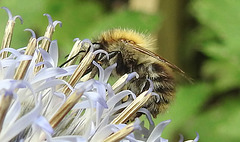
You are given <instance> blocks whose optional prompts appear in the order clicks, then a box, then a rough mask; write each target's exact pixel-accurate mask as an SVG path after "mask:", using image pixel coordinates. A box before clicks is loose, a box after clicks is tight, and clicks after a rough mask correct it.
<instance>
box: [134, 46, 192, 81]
mask: <svg viewBox="0 0 240 142" xmlns="http://www.w3.org/2000/svg"><path fill="white" fill-rule="evenodd" d="M133 49H135V50H137V51H139V52H142V53H143V54H146V55H149V56H151V57H153V58H155V59H157V60H158V61H160V62H163V63H164V64H166V65H168V66H169V67H170V68H171V69H173V70H174V71H177V72H179V73H180V74H181V75H182V76H184V77H185V78H188V77H187V76H186V75H185V72H184V71H183V70H181V69H180V68H179V67H177V66H176V65H174V64H172V63H170V62H169V61H167V60H166V59H164V58H163V57H161V56H159V55H157V54H155V53H153V52H152V51H150V50H147V49H145V48H143V47H141V46H133Z"/></svg>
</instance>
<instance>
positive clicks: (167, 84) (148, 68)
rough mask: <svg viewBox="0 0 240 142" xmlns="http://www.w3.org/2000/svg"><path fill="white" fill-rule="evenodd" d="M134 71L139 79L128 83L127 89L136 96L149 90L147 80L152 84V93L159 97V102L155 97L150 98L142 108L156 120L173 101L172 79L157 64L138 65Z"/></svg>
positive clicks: (164, 68) (173, 87) (173, 88)
mask: <svg viewBox="0 0 240 142" xmlns="http://www.w3.org/2000/svg"><path fill="white" fill-rule="evenodd" d="M135 71H136V72H138V74H139V78H138V79H135V80H133V81H132V82H130V85H129V89H130V90H132V91H133V92H134V93H136V94H137V95H138V94H140V93H141V92H142V91H145V90H147V89H148V88H149V82H148V81H147V79H150V80H151V81H152V82H153V87H154V88H153V92H155V93H157V94H158V95H159V100H158V98H157V97H156V96H152V97H151V98H150V99H149V100H148V101H147V102H146V103H145V104H144V106H143V107H144V108H146V109H148V110H149V111H150V113H151V114H152V115H153V117H154V118H156V117H157V115H158V114H159V113H161V112H164V111H165V110H166V109H167V107H168V105H169V103H170V102H171V101H172V100H173V99H174V96H175V95H174V92H175V83H174V78H173V76H172V75H171V74H170V73H169V70H168V69H167V68H166V67H165V66H162V65H161V64H158V63H149V64H148V65H146V64H144V65H140V66H138V68H136V70H135Z"/></svg>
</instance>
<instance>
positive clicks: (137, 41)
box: [94, 29, 184, 118]
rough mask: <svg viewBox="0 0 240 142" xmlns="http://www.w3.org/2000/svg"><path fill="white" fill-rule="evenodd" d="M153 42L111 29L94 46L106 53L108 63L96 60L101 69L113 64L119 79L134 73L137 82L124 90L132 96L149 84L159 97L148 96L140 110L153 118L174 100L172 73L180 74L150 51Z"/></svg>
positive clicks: (138, 34)
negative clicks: (102, 66)
mask: <svg viewBox="0 0 240 142" xmlns="http://www.w3.org/2000/svg"><path fill="white" fill-rule="evenodd" d="M152 42H153V40H151V38H150V37H149V36H145V35H144V34H141V33H137V32H135V31H133V30H126V29H112V30H109V31H106V32H104V33H102V34H101V35H100V36H99V37H98V38H97V39H96V40H95V42H94V44H97V45H98V48H99V49H103V50H105V51H107V52H108V53H109V56H110V59H109V60H106V59H104V60H103V57H101V55H100V56H98V57H97V58H98V59H99V60H101V62H102V65H106V66H109V65H111V64H113V63H117V67H116V70H115V71H114V73H113V74H114V75H119V76H122V75H123V74H125V73H131V72H137V73H138V74H139V78H136V79H133V80H131V81H130V82H129V83H128V85H127V89H129V90H131V91H132V92H134V93H135V94H136V95H138V94H140V93H141V92H143V91H145V90H147V89H148V88H149V86H150V84H149V82H148V81H147V80H148V79H150V80H152V82H153V86H154V89H153V92H155V93H157V94H158V95H159V98H160V99H159V100H158V97H156V96H152V97H151V98H150V99H149V100H148V101H147V102H146V104H144V106H143V107H144V108H146V109H148V110H149V111H150V113H151V114H152V116H153V117H154V118H156V117H157V115H158V114H159V113H162V112H164V111H165V110H166V109H167V107H168V106H169V103H170V102H171V101H172V100H173V99H174V97H175V79H174V75H173V72H174V71H177V72H179V73H181V74H183V75H184V72H183V71H182V70H181V69H180V68H178V67H177V66H175V65H174V64H171V63H170V62H168V61H167V60H165V59H164V58H162V57H160V56H158V55H157V54H155V53H154V52H152V51H150V50H149V48H150V47H152V45H151V43H152Z"/></svg>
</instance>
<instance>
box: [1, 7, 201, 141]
mask: <svg viewBox="0 0 240 142" xmlns="http://www.w3.org/2000/svg"><path fill="white" fill-rule="evenodd" d="M2 9H5V10H6V11H7V13H8V15H9V20H11V22H13V23H15V19H16V18H20V19H21V17H20V16H15V17H12V14H11V12H10V11H9V10H8V9H7V8H6V7H3V8H2ZM44 16H47V18H48V21H49V25H48V26H47V29H46V32H45V34H44V36H43V37H39V38H37V37H36V35H35V33H34V31H33V30H31V29H26V30H25V31H29V32H31V34H32V36H31V37H30V39H29V42H28V44H27V45H26V47H22V48H19V49H17V50H16V49H13V48H11V46H10V45H11V38H12V34H13V27H14V26H11V27H9V24H7V26H6V30H5V34H4V37H3V42H2V46H1V51H0V55H1V59H0V141H50V142H56V141H76V142H86V141H90V142H95V141H106V142H109V141H139V142H141V141H149V142H150V141H151V142H152V141H161V142H165V141H167V139H163V138H162V137H161V133H162V131H163V129H164V128H165V127H166V126H167V125H168V124H169V123H170V120H167V121H163V122H161V123H160V124H158V125H157V126H156V127H155V124H154V122H153V120H152V116H151V114H150V113H149V111H148V110H147V109H145V108H142V106H143V104H144V103H145V102H146V101H147V100H148V99H149V98H150V97H151V96H152V95H155V94H154V92H152V90H153V85H150V88H149V89H148V90H147V91H144V92H142V93H141V94H140V95H137V96H136V94H134V93H133V92H131V91H130V90H124V89H123V86H124V85H126V83H128V82H129V81H130V80H131V79H132V78H135V77H138V74H137V73H136V72H133V73H130V74H125V75H123V76H122V77H120V78H119V79H118V80H117V81H116V82H115V83H113V85H111V84H110V83H109V78H110V75H111V73H112V71H113V70H114V69H115V68H116V66H117V64H116V63H115V64H112V65H110V66H109V67H107V68H105V69H104V68H103V67H102V66H101V65H100V64H98V63H97V62H95V61H94V59H95V56H96V55H97V54H105V56H106V58H107V59H108V58H109V56H108V53H107V52H106V51H103V50H94V49H96V48H95V47H94V46H95V45H93V44H92V43H91V41H90V40H88V39H85V40H79V39H76V40H75V44H74V46H73V50H72V51H71V53H70V54H69V57H68V59H67V60H68V61H67V63H66V64H64V65H62V66H61V67H58V44H57V40H52V34H53V33H54V31H55V27H56V25H57V24H59V25H60V26H61V22H60V21H53V20H52V18H51V16H50V15H49V14H44ZM21 21H22V20H21ZM8 23H10V22H9V21H8ZM13 25H14V24H13ZM82 49H84V50H85V52H84V56H82V57H81V56H79V53H80V52H81V50H82ZM86 49H87V50H86ZM78 57H79V58H80V63H79V64H78V65H74V63H75V62H76V58H78ZM90 66H94V67H95V68H96V69H97V70H96V71H97V72H98V79H96V78H94V76H91V75H92V74H91V72H93V69H92V70H91V68H90ZM89 68H90V70H89ZM149 82H150V84H152V83H151V80H149ZM126 96H129V97H130V98H132V99H129V100H127V101H125V102H122V100H123V98H124V97H126ZM137 112H141V113H143V114H145V115H146V116H147V119H148V122H149V126H150V127H149V128H146V127H145V126H144V121H141V120H140V119H139V118H137V117H136V115H135V114H136V113H137ZM180 140H181V141H183V138H182V137H181V139H180ZM193 141H198V136H197V138H196V139H195V140H193Z"/></svg>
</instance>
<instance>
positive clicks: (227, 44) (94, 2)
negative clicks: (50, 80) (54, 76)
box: [0, 0, 240, 142]
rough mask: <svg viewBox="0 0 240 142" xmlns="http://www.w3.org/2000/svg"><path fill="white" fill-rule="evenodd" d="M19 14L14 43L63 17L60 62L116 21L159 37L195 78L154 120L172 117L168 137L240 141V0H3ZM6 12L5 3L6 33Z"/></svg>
mask: <svg viewBox="0 0 240 142" xmlns="http://www.w3.org/2000/svg"><path fill="white" fill-rule="evenodd" d="M0 6H1V7H2V6H5V7H8V8H9V9H10V10H11V11H12V14H13V15H21V16H22V18H23V20H24V23H23V25H21V24H20V21H18V20H17V22H16V26H15V30H14V35H13V41H12V44H11V45H12V47H14V48H20V47H24V46H26V44H27V42H28V39H29V37H30V34H29V33H27V32H23V30H24V29H26V28H31V29H33V30H34V31H35V32H36V34H37V35H38V36H42V35H43V34H44V32H45V29H46V27H47V25H48V21H47V18H46V17H45V16H43V14H44V13H48V14H50V15H51V16H52V18H53V20H60V21H62V23H63V27H62V28H60V27H58V26H57V27H56V31H55V33H54V36H53V39H57V40H58V45H59V49H60V57H61V60H60V63H61V62H63V61H64V58H63V57H64V56H65V55H67V54H68V53H69V52H70V50H71V47H72V46H73V44H74V43H73V39H74V38H76V37H78V38H80V39H85V38H89V39H91V38H93V37H96V36H97V35H98V34H99V33H100V32H101V31H104V30H106V29H111V28H114V27H121V28H131V29H135V30H137V31H139V32H144V33H147V34H151V35H152V36H153V37H154V38H156V39H157V42H156V47H157V50H158V54H159V55H161V56H163V57H165V58H166V59H168V60H170V61H171V62H172V63H174V64H177V65H178V66H179V67H180V68H182V69H183V70H184V71H185V72H186V73H187V75H188V76H190V77H192V78H193V79H194V81H193V82H194V83H193V84H191V83H184V82H183V83H182V81H179V82H180V83H179V85H178V87H177V94H176V100H175V101H174V102H173V103H172V105H171V107H170V109H169V110H168V112H167V113H165V114H161V115H159V116H158V118H157V119H156V120H155V122H156V123H159V122H160V121H163V120H167V119H171V120H172V122H171V123H170V124H169V125H168V126H167V127H166V128H165V130H164V132H163V137H164V138H168V139H169V140H170V141H178V139H179V134H183V135H184V137H185V139H192V138H194V137H195V136H196V132H198V133H199V135H200V141H202V142H203V141H204V142H208V141H209V142H215V141H218V142H225V141H229V142H239V141H240V134H239V133H240V128H239V127H240V121H239V118H240V104H239V102H240V101H239V100H240V87H239V84H240V40H239V39H240V14H239V13H240V9H239V7H240V1H237V0H232V1H229V0H212V1H209V0H182V1H179V0H172V1H167V0H165V1H164V0H162V1H160V0H149V1H144V0H88V1H83V0H68V1H59V0H51V1H50V0H49V1H48V0H41V1H37V0H35V1H33V0H21V1H18V0H0ZM6 22H7V15H6V12H5V11H4V10H0V38H2V36H3V33H4V27H5V25H6Z"/></svg>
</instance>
